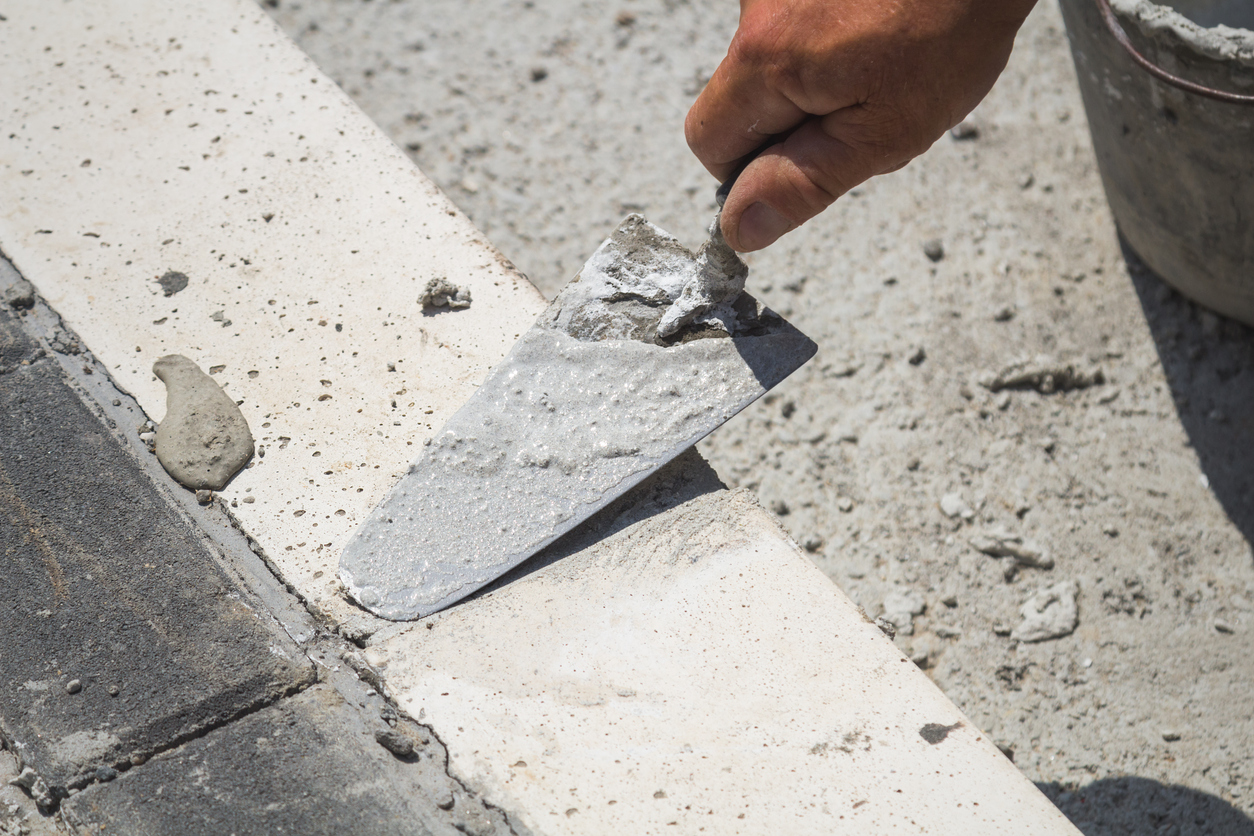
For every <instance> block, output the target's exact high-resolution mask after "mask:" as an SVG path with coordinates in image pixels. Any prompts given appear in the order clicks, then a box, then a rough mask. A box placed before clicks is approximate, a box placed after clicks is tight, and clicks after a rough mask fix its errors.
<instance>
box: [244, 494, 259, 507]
mask: <svg viewBox="0 0 1254 836" xmlns="http://www.w3.org/2000/svg"><path fill="white" fill-rule="evenodd" d="M242 501H243V503H244V504H245V505H252V504H253V503H254V502H256V501H257V497H255V496H246V497H244V499H243V500H242Z"/></svg>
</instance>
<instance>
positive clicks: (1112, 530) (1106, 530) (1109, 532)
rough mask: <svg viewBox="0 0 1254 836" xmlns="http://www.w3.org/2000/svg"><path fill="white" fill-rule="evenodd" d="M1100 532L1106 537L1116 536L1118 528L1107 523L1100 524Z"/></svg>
mask: <svg viewBox="0 0 1254 836" xmlns="http://www.w3.org/2000/svg"><path fill="white" fill-rule="evenodd" d="M1102 534H1105V535H1106V536H1107V537H1118V536H1119V529H1118V528H1117V527H1115V526H1113V525H1111V524H1109V523H1107V524H1106V525H1104V526H1102Z"/></svg>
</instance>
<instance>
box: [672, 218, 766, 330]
mask: <svg viewBox="0 0 1254 836" xmlns="http://www.w3.org/2000/svg"><path fill="white" fill-rule="evenodd" d="M721 214H722V213H721V212H720V213H719V215H721ZM719 215H715V216H714V222H713V223H712V224H711V225H710V240H709V241H706V242H705V244H703V245H702V247H701V249H700V250H698V251H697V261H696V264H695V265H693V270H692V275H691V276H690V277H689V278H688V279H687V281H685V282H684V289H683V291H682V292H681V293H680V294H679V298H678V299H676V300H675V304H673V305H671V306H670V307H669V308H667V310H666V313H665V314H663V315H662V319H661V321H660V322H659V323H658V326H657V333H658V336H659V337H672V336H674V335H675V334H676V333H677V332H678V331H679V330H680V329H681V328H684V327H686V326H687V325H689V324H691V323H692V322H693V321H695V320H697V319H698V318H704V319H705V321H706V322H708V323H709V324H711V325H715V324H716V325H717V327H720V328H722V329H723V330H724V331H727V330H730V329H729V328H728V327H727V326H726V325H725V324H724V323H723V320H722V318H720V317H718V315H717V311H718V308H719V307H720V306H723V305H729V304H731V303H732V302H734V301H735V300H736V297H737V296H739V295H740V293H741V291H743V290H744V289H745V278H746V277H747V276H748V275H749V267H748V266H747V265H746V264H745V263H744V262H743V261H741V260H740V256H738V255H736V251H735V250H733V249H732V248H731V247H730V246H729V245H728V244H727V240H726V239H725V238H723V229H722V227H721V226H720V225H719Z"/></svg>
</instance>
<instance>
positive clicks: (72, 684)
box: [65, 679, 83, 694]
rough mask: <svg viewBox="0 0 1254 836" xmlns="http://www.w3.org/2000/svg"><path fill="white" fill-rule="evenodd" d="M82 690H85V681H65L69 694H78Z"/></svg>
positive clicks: (66, 691) (66, 690)
mask: <svg viewBox="0 0 1254 836" xmlns="http://www.w3.org/2000/svg"><path fill="white" fill-rule="evenodd" d="M81 690H83V683H82V682H80V681H79V680H77V679H71V680H70V681H69V682H67V683H65V693H67V694H77V693H78V692H79V691H81Z"/></svg>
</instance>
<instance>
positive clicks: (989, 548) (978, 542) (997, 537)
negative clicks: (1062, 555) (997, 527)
mask: <svg viewBox="0 0 1254 836" xmlns="http://www.w3.org/2000/svg"><path fill="white" fill-rule="evenodd" d="M969 542H970V543H971V545H972V546H973V547H974V548H975V550H976V551H979V552H983V553H984V554H986V555H988V556H989V557H1013V558H1014V559H1015V562H1016V563H1017V564H1018V565H1020V566H1027V567H1029V568H1032V569H1053V568H1054V558H1052V557H1051V556H1049V555H1048V554H1046V553H1045V551H1044V550H1043V549H1042V548H1041V547H1040V546H1038V545H1037V544H1036V543H1034V542H1033V541H1031V540H1024V539H1023V538H1022V537H1020V536H1018V535H1015V534H1009V533H1007V532H1005V531H986V532H980V533H978V534H975V535H974V536H972V537H971V539H970V541H969Z"/></svg>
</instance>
